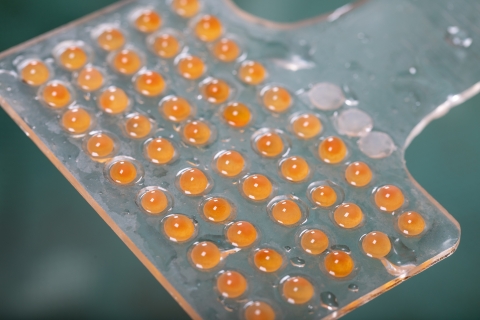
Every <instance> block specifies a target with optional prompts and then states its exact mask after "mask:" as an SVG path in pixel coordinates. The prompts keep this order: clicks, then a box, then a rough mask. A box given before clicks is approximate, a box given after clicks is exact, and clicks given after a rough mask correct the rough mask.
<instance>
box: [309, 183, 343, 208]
mask: <svg viewBox="0 0 480 320" xmlns="http://www.w3.org/2000/svg"><path fill="white" fill-rule="evenodd" d="M310 197H311V198H312V201H313V203H315V204H316V205H317V206H320V207H330V206H333V205H334V204H335V202H336V201H337V193H336V192H335V189H333V188H332V187H330V186H328V185H323V186H318V187H316V188H315V189H313V190H312V193H311V194H310Z"/></svg>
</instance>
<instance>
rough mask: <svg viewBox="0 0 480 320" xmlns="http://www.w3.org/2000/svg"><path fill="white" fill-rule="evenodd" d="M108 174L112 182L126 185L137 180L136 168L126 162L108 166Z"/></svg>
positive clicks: (121, 161) (117, 162) (122, 161)
mask: <svg viewBox="0 0 480 320" xmlns="http://www.w3.org/2000/svg"><path fill="white" fill-rule="evenodd" d="M109 174H110V178H111V179H112V180H113V182H115V183H117V184H119V185H128V184H131V183H132V182H134V181H135V179H137V168H136V167H135V165H134V164H133V163H132V162H130V161H128V160H120V161H116V162H115V163H113V164H112V165H111V166H110V169H109Z"/></svg>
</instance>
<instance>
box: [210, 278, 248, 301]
mask: <svg viewBox="0 0 480 320" xmlns="http://www.w3.org/2000/svg"><path fill="white" fill-rule="evenodd" d="M247 285H248V284H247V280H246V279H245V277H244V276H243V275H242V274H241V273H239V272H237V271H225V272H223V273H221V274H220V275H219V276H218V278H217V290H218V291H219V292H220V294H221V295H222V296H224V297H225V298H232V299H234V298H238V297H240V296H241V295H242V294H244V293H245V291H246V290H247Z"/></svg>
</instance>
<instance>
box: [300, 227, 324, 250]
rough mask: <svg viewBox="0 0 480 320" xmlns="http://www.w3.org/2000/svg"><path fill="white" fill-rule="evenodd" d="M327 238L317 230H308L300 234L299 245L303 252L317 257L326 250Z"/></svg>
mask: <svg viewBox="0 0 480 320" xmlns="http://www.w3.org/2000/svg"><path fill="white" fill-rule="evenodd" d="M328 244H329V241H328V237H327V235H326V234H325V233H324V232H323V231H322V230H318V229H310V230H307V231H305V232H304V233H302V236H301V238H300V245H301V246H302V249H303V250H305V252H307V253H310V254H313V255H318V254H320V253H322V252H324V251H325V250H327V248H328Z"/></svg>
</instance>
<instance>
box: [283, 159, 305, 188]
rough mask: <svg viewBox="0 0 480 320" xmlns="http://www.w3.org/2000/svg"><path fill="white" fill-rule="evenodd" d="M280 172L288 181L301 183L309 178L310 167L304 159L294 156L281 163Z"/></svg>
mask: <svg viewBox="0 0 480 320" xmlns="http://www.w3.org/2000/svg"><path fill="white" fill-rule="evenodd" d="M280 172H281V173H282V176H283V177H284V178H285V179H287V180H288V181H292V182H300V181H303V180H305V179H306V178H307V177H308V175H309V173H310V167H309V166H308V163H307V161H305V159H303V158H302V157H297V156H293V157H289V158H287V159H285V160H284V161H282V162H281V164H280Z"/></svg>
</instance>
